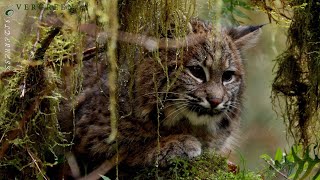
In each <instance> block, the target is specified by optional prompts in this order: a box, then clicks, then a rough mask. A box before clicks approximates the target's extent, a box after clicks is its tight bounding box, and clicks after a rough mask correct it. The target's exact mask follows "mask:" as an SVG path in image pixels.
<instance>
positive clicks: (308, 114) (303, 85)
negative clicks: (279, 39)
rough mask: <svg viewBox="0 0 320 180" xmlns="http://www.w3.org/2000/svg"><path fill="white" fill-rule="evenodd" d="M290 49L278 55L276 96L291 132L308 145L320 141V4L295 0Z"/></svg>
mask: <svg viewBox="0 0 320 180" xmlns="http://www.w3.org/2000/svg"><path fill="white" fill-rule="evenodd" d="M290 5H291V6H292V7H294V8H293V12H294V15H293V18H292V23H291V25H290V28H289V30H288V49H287V50H286V51H285V52H284V53H283V54H282V55H280V56H279V57H278V58H277V59H276V64H277V65H276V66H277V71H276V77H275V79H274V82H273V86H272V87H273V99H274V100H275V102H277V103H279V105H280V107H281V114H282V117H283V118H284V119H285V121H286V123H287V126H288V130H289V132H290V134H291V135H292V136H293V137H294V140H295V142H296V143H302V144H303V145H304V146H305V147H307V146H308V145H311V144H313V143H319V142H320V141H319V140H320V139H319V138H320V134H319V129H320V121H319V119H320V110H319V109H320V96H319V95H320V31H319V28H320V4H319V2H318V1H316V0H307V1H305V0H294V1H291V4H290Z"/></svg>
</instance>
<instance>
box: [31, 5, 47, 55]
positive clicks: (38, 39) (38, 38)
mask: <svg viewBox="0 0 320 180" xmlns="http://www.w3.org/2000/svg"><path fill="white" fill-rule="evenodd" d="M48 3H49V1H48V0H46V3H45V5H44V6H43V7H42V9H41V11H40V15H39V24H40V22H41V21H42V18H43V13H44V9H45V7H46V6H47V5H48ZM39 41H40V30H39V27H37V39H36V42H34V44H33V47H32V51H31V55H32V53H33V52H34V51H35V49H36V46H37V44H38V42H39ZM31 57H32V58H33V57H35V56H31ZM31 57H29V60H31Z"/></svg>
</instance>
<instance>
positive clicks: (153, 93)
mask: <svg viewBox="0 0 320 180" xmlns="http://www.w3.org/2000/svg"><path fill="white" fill-rule="evenodd" d="M155 94H177V95H184V94H183V93H176V92H152V93H146V94H143V96H147V95H155Z"/></svg>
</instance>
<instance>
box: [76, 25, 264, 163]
mask: <svg viewBox="0 0 320 180" xmlns="http://www.w3.org/2000/svg"><path fill="white" fill-rule="evenodd" d="M191 25H192V28H193V29H192V30H191V31H190V32H189V33H190V34H197V33H201V34H203V35H204V36H205V37H206V40H205V41H203V42H201V43H199V44H196V45H193V46H190V47H187V48H184V49H183V51H184V53H183V56H182V55H178V56H177V55H176V50H169V51H168V52H167V53H164V52H165V50H159V54H160V55H159V57H158V58H159V59H160V61H163V62H165V64H166V66H167V72H165V71H164V69H163V64H164V63H159V62H158V61H157V60H155V57H154V56H152V55H147V56H146V57H145V59H143V60H142V61H141V62H139V63H137V64H136V66H135V67H136V71H135V74H134V82H133V83H134V86H133V87H134V89H133V94H132V97H133V98H132V99H128V98H127V97H129V95H128V93H127V92H129V90H128V89H126V88H124V87H121V88H120V89H121V92H120V94H121V97H120V98H119V99H125V102H126V103H123V102H119V106H118V112H119V113H120V115H121V113H123V115H125V114H126V113H124V112H129V111H131V110H132V111H131V112H132V113H131V114H130V115H129V116H123V117H122V118H120V119H119V120H118V136H117V142H118V146H119V149H120V151H125V152H127V154H128V158H126V159H125V160H124V163H125V164H127V165H129V166H146V165H152V164H153V163H155V161H156V160H159V161H160V165H163V166H165V165H166V164H167V163H168V161H169V160H170V159H172V158H173V157H177V156H178V157H182V156H186V157H188V158H192V157H194V156H198V155H199V154H200V153H201V152H203V151H204V150H217V151H225V150H228V148H229V146H230V145H231V144H232V141H233V138H234V136H235V134H236V132H237V130H238V127H239V115H240V109H241V104H242V93H243V88H244V82H243V79H244V67H243V60H242V57H241V56H240V54H241V52H242V51H243V49H244V48H246V47H247V46H250V44H251V43H253V42H254V41H255V39H256V36H257V35H258V33H259V27H238V28H231V29H222V30H219V33H217V34H214V33H213V28H212V27H211V26H210V25H209V24H206V23H204V22H202V21H199V20H193V21H192V22H191ZM215 31H216V30H215ZM105 61H106V59H104V60H103V59H100V61H99V62H98V63H95V64H94V63H93V62H86V63H87V64H88V66H87V67H86V64H85V66H84V70H83V71H84V75H85V78H86V75H88V77H90V78H91V79H88V80H86V79H85V80H84V86H83V89H84V91H83V94H84V98H82V100H81V103H79V106H78V107H77V109H76V114H75V117H76V141H75V151H76V152H77V153H79V154H85V155H87V156H89V157H92V159H91V160H93V161H95V160H97V159H99V158H101V157H103V159H108V158H111V157H112V156H113V155H114V154H115V153H116V152H117V150H116V148H115V144H109V143H108V142H107V141H106V139H107V138H108V136H109V134H110V132H111V128H110V117H109V116H110V113H109V110H108V106H109V94H108V87H107V85H106V84H107V82H108V79H107V77H106V76H105V75H104V74H106V73H107V71H106V69H107V67H106V65H104V64H105ZM177 65H178V68H177ZM180 67H181V68H180ZM96 70H98V73H97V74H98V77H96V79H95V78H93V77H92V74H91V73H92V72H94V71H96ZM122 96H125V97H122ZM128 109H130V110H128ZM159 135H160V136H159ZM158 143H160V151H159V149H158V148H159V146H158ZM141 152H143V153H141Z"/></svg>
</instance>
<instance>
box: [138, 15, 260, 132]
mask: <svg viewBox="0 0 320 180" xmlns="http://www.w3.org/2000/svg"><path fill="white" fill-rule="evenodd" d="M192 27H193V32H192V33H198V34H204V35H205V36H206V37H207V38H206V40H205V41H204V42H201V43H199V44H196V45H193V46H189V47H187V48H185V50H184V53H183V56H181V57H180V56H179V55H178V56H177V55H176V54H177V53H176V52H171V51H168V52H167V54H166V53H164V54H166V56H167V57H166V58H164V57H163V58H162V59H161V60H165V59H166V63H167V64H166V65H167V67H168V77H169V81H168V79H167V76H166V75H165V73H164V71H163V67H161V66H160V65H159V64H157V62H156V61H155V60H153V59H150V60H147V61H145V64H143V65H141V66H140V68H141V69H142V70H141V69H140V71H139V70H138V83H137V84H138V86H139V87H141V88H140V89H138V96H139V94H142V95H141V98H138V99H139V104H138V105H139V106H142V107H143V108H142V111H139V112H138V114H140V115H141V116H145V115H147V114H152V113H154V111H153V110H154V107H155V103H153V102H157V101H158V102H159V97H160V99H161V102H160V103H158V106H159V104H160V107H161V108H160V109H162V110H163V111H162V115H164V117H163V120H162V122H163V124H164V125H166V126H174V125H175V124H176V123H177V122H179V121H180V120H181V119H188V120H189V122H190V123H191V124H193V125H209V124H212V122H216V123H220V124H221V123H222V124H223V123H224V124H230V121H232V119H234V118H235V117H238V116H239V111H240V110H239V109H240V106H241V96H242V91H243V86H244V82H243V78H244V77H243V76H244V69H243V60H242V58H241V56H240V52H241V51H242V50H243V49H245V48H246V47H248V46H250V45H251V44H252V43H254V41H256V39H257V35H258V34H259V28H260V27H258V26H257V27H253V26H249V27H238V28H233V29H229V30H227V29H223V30H220V33H218V34H216V35H213V33H212V31H213V30H212V28H211V27H210V25H208V24H206V23H203V22H201V21H194V22H192ZM160 58H161V53H160ZM177 64H178V65H180V66H181V67H183V68H182V69H183V70H182V71H180V70H177V68H176V67H177ZM155 80H156V81H157V82H159V83H154V82H155ZM155 88H157V89H156V90H155ZM139 91H140V92H139ZM155 94H158V96H157V97H156V96H155ZM152 111H153V112H152ZM222 120H224V121H222ZM213 126H216V125H213ZM214 128H216V127H214Z"/></svg>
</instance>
